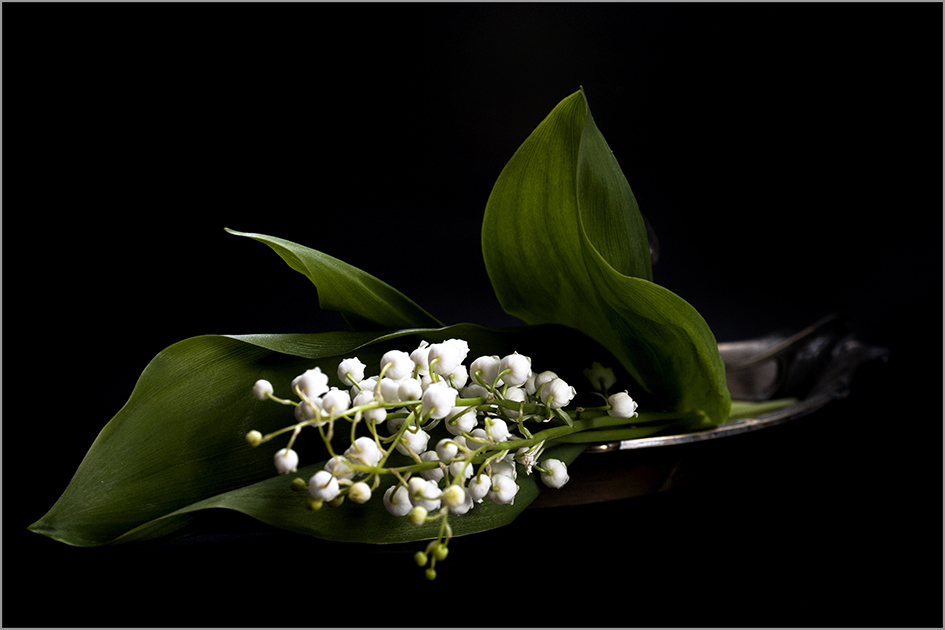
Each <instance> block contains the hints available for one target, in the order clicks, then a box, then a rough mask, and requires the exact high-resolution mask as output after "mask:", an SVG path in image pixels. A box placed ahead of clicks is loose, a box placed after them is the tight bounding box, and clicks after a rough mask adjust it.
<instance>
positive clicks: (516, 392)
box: [504, 387, 528, 418]
mask: <svg viewBox="0 0 945 630" xmlns="http://www.w3.org/2000/svg"><path fill="white" fill-rule="evenodd" d="M504 396H505V399H506V400H511V401H512V402H516V403H520V402H523V403H526V404H528V393H527V392H526V391H525V390H524V389H523V388H521V387H507V388H506V389H505V394H504ZM505 413H507V414H509V417H510V418H518V414H519V412H518V410H517V409H506V410H505Z"/></svg>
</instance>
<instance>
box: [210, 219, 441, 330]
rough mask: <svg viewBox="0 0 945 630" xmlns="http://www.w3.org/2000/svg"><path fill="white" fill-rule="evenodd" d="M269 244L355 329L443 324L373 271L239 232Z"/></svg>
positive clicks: (284, 242)
mask: <svg viewBox="0 0 945 630" xmlns="http://www.w3.org/2000/svg"><path fill="white" fill-rule="evenodd" d="M226 231H227V232H229V233H230V234H235V235H237V236H247V237H249V238H251V239H254V240H257V241H259V242H260V243H265V244H266V245H268V246H269V247H271V248H272V250H273V251H274V252H276V253H277V254H279V256H281V257H282V259H283V260H284V261H285V262H286V263H288V265H289V266H290V267H291V268H292V269H294V270H296V271H298V272H299V273H301V274H302V275H304V276H306V277H307V278H308V279H309V280H311V281H312V282H313V283H314V284H315V287H316V288H317V289H318V303H319V305H320V306H321V307H322V308H324V309H327V310H331V311H338V312H340V313H341V314H342V315H343V316H344V317H345V320H346V321H347V322H348V324H349V325H350V326H351V327H352V328H353V329H355V330H396V329H400V328H424V327H426V328H432V327H439V326H442V325H443V323H442V322H440V321H439V320H437V319H436V318H435V317H433V316H432V315H430V314H429V313H427V312H426V311H425V310H423V309H422V308H420V307H419V306H418V305H417V304H416V303H415V302H413V300H411V299H410V298H408V297H407V296H405V295H404V294H403V293H401V292H400V291H398V290H397V289H395V288H393V287H392V286H390V285H389V284H387V283H386V282H383V281H381V280H378V279H377V278H375V277H374V276H372V275H371V274H369V273H367V272H365V271H362V270H361V269H358V268H357V267H354V266H352V265H349V264H348V263H346V262H342V261H341V260H338V259H337V258H334V257H332V256H329V255H327V254H323V253H322V252H319V251H316V250H314V249H309V248H308V247H303V246H302V245H298V244H296V243H293V242H291V241H287V240H285V239H281V238H276V237H273V236H266V235H265V234H252V233H247V232H237V231H236V230H231V229H229V228H227V230H226Z"/></svg>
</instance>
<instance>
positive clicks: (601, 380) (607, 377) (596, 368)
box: [584, 361, 617, 392]
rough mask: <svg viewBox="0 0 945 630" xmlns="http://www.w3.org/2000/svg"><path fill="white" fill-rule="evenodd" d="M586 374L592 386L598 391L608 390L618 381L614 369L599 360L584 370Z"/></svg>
mask: <svg viewBox="0 0 945 630" xmlns="http://www.w3.org/2000/svg"><path fill="white" fill-rule="evenodd" d="M584 376H585V377H587V380H589V381H590V382H591V387H593V388H594V390H595V391H598V392H606V391H607V390H608V389H610V387H611V386H612V385H613V384H614V383H616V382H617V377H616V376H614V371H613V370H612V369H610V368H605V367H604V366H602V365H601V364H600V363H598V362H597V361H594V362H593V363H592V364H591V367H589V368H587V369H585V370H584Z"/></svg>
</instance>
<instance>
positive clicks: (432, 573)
mask: <svg viewBox="0 0 945 630" xmlns="http://www.w3.org/2000/svg"><path fill="white" fill-rule="evenodd" d="M426 575H427V579H428V580H430V581H433V580H435V579H436V569H434V568H433V567H430V568H429V569H427V570H426Z"/></svg>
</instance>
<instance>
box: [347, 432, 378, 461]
mask: <svg viewBox="0 0 945 630" xmlns="http://www.w3.org/2000/svg"><path fill="white" fill-rule="evenodd" d="M382 456H383V453H382V452H381V449H380V448H378V446H377V443H376V442H375V441H374V440H373V439H372V438H369V437H359V438H358V439H356V440H355V441H354V443H353V444H352V445H351V446H349V447H348V448H347V449H346V450H345V457H347V458H348V459H349V460H351V461H353V462H355V463H356V464H364V465H365V466H377V463H378V462H379V461H381V457H382Z"/></svg>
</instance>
